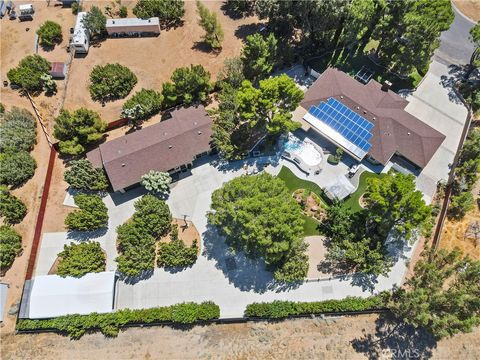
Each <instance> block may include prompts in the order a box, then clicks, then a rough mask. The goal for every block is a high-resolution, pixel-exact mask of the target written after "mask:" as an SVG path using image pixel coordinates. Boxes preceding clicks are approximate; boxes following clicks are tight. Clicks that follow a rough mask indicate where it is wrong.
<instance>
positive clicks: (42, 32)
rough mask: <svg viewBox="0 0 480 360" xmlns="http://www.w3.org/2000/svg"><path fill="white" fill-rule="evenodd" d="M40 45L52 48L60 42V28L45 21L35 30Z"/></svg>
mask: <svg viewBox="0 0 480 360" xmlns="http://www.w3.org/2000/svg"><path fill="white" fill-rule="evenodd" d="M37 35H38V37H39V38H40V45H42V46H46V47H52V46H54V45H55V44H59V43H61V42H62V27H61V26H60V24H57V23H56V22H54V21H50V20H47V21H45V22H44V23H43V24H42V25H41V26H40V28H39V29H38V30H37Z"/></svg>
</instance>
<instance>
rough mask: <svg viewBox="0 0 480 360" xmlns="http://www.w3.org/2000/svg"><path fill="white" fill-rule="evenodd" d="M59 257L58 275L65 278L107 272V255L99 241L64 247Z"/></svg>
mask: <svg viewBox="0 0 480 360" xmlns="http://www.w3.org/2000/svg"><path fill="white" fill-rule="evenodd" d="M58 256H59V257H60V262H59V263H58V268H57V274H58V275H60V276H63V277H65V276H74V277H82V276H83V275H85V274H88V273H97V272H101V271H105V261H106V259H105V254H104V252H103V250H102V248H101V246H100V243H98V242H97V241H87V242H82V243H80V244H74V243H71V244H70V245H64V246H63V251H62V252H61V253H59V254H58Z"/></svg>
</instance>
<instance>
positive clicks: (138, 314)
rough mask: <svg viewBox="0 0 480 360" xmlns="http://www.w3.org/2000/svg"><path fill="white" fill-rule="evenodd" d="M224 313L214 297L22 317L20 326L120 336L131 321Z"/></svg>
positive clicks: (186, 319) (191, 319) (182, 320)
mask: <svg viewBox="0 0 480 360" xmlns="http://www.w3.org/2000/svg"><path fill="white" fill-rule="evenodd" d="M219 317H220V308H219V307H218V305H216V304H215V303H213V302H211V301H205V302H203V303H201V304H198V303H194V302H188V303H181V304H175V305H171V306H164V307H157V308H150V309H138V310H131V309H124V310H118V311H115V312H112V313H107V314H98V313H92V314H89V315H65V316H59V317H56V318H52V319H40V320H30V319H20V320H19V321H18V324H17V330H19V331H22V330H24V331H25V330H53V331H59V332H61V333H65V334H68V335H69V336H70V337H71V338H74V339H78V338H80V337H81V336H82V335H84V334H85V333H86V332H87V331H88V332H93V331H98V330H100V331H101V332H102V333H103V334H104V335H105V336H116V335H117V334H118V331H119V329H120V328H121V327H123V326H126V325H129V324H149V323H156V322H171V323H177V324H193V323H195V322H197V321H205V320H213V319H218V318H219Z"/></svg>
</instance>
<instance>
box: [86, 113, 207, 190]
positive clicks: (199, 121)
mask: <svg viewBox="0 0 480 360" xmlns="http://www.w3.org/2000/svg"><path fill="white" fill-rule="evenodd" d="M171 116H172V117H171V118H170V119H168V120H164V121H161V122H159V123H157V124H155V125H151V126H148V127H145V128H143V129H141V130H139V131H135V132H133V133H131V134H127V135H125V136H122V137H120V138H117V139H115V140H112V141H108V142H106V143H104V144H101V145H100V146H99V147H98V148H96V149H95V150H92V151H90V152H88V153H87V159H88V160H90V162H91V163H92V165H93V166H94V167H103V168H104V169H105V172H106V173H107V176H108V179H109V180H110V183H111V185H112V188H113V190H114V191H124V190H125V189H126V188H128V187H131V186H134V185H136V184H137V183H138V182H140V180H141V177H142V175H145V174H146V173H148V172H149V171H150V170H155V171H163V172H168V173H170V174H175V173H177V172H180V171H186V170H187V169H188V168H190V167H191V166H192V163H193V160H195V159H198V158H199V157H202V156H204V155H207V154H209V153H210V151H211V136H212V119H211V118H210V117H209V116H208V114H207V112H206V111H205V108H204V107H203V106H202V105H199V106H196V107H194V106H191V107H188V108H185V107H182V108H179V109H176V110H174V111H172V112H171Z"/></svg>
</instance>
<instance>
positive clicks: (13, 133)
mask: <svg viewBox="0 0 480 360" xmlns="http://www.w3.org/2000/svg"><path fill="white" fill-rule="evenodd" d="M36 125H37V123H36V122H35V119H34V117H33V115H32V114H31V113H30V112H29V111H27V110H26V109H20V108H17V107H15V106H14V107H13V108H12V109H11V110H10V111H7V112H5V113H3V114H1V117H0V152H4V151H8V150H14V151H18V150H24V151H30V150H32V149H33V146H34V145H35V143H36V142H37V130H36Z"/></svg>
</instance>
